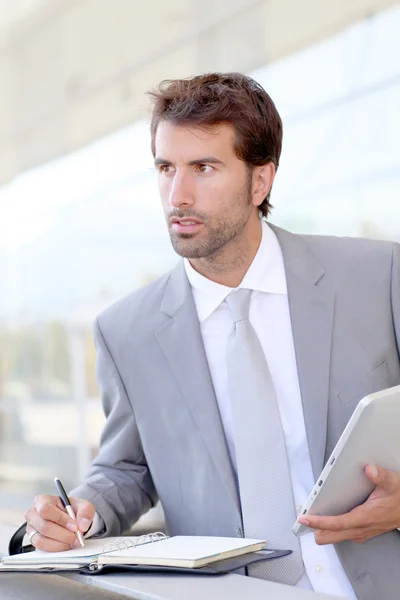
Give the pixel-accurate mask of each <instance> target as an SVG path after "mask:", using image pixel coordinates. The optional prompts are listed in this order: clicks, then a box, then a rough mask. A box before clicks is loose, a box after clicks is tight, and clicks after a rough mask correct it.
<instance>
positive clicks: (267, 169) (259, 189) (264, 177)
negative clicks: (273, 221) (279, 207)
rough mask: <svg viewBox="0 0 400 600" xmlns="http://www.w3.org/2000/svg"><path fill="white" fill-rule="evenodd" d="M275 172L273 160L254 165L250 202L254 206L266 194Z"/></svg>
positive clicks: (258, 204)
mask: <svg viewBox="0 0 400 600" xmlns="http://www.w3.org/2000/svg"><path fill="white" fill-rule="evenodd" d="M275 173H276V167H275V165H274V163H273V162H269V163H267V164H266V165H261V166H260V167H254V170H253V187H252V204H253V205H254V206H260V204H261V203H262V202H263V200H264V198H266V196H268V194H269V192H270V191H271V188H272V184H273V182H274V178H275Z"/></svg>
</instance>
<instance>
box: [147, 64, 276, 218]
mask: <svg viewBox="0 0 400 600" xmlns="http://www.w3.org/2000/svg"><path fill="white" fill-rule="evenodd" d="M149 95H150V96H151V98H152V101H153V113H152V118H151V149H152V152H153V156H155V136H156V131H157V127H158V124H159V123H160V121H170V122H172V123H174V124H176V125H190V126H193V125H194V126H199V127H209V126H212V125H217V124H218V123H230V124H231V125H232V126H233V128H234V130H235V136H236V143H235V152H236V155H237V157H238V158H240V159H241V160H243V161H244V162H245V163H246V165H247V166H248V168H249V171H251V170H252V168H253V167H255V166H260V165H265V164H266V163H268V162H273V163H274V164H275V167H276V168H278V165H279V157H280V154H281V148H282V121H281V118H280V116H279V114H278V111H277V110H276V108H275V105H274V103H273V102H272V100H271V98H270V97H269V95H268V94H267V92H266V91H265V90H264V89H263V88H262V87H261V85H260V84H259V83H257V82H256V81H254V79H252V78H251V77H247V76H246V75H242V74H241V73H208V74H206V75H197V76H196V77H192V78H189V79H171V80H165V81H162V82H161V83H160V84H159V86H158V87H157V88H156V89H155V90H154V91H152V92H149ZM269 197H270V193H269V194H268V196H266V198H264V200H263V202H262V203H261V204H260V206H259V210H260V212H261V213H262V215H264V216H267V215H268V213H269V212H270V210H271V208H272V205H271V204H270V202H269Z"/></svg>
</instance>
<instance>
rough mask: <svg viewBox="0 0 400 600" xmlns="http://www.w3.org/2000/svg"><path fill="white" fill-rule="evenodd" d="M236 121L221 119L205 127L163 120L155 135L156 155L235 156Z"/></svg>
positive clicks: (171, 158) (182, 157) (167, 156)
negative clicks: (234, 128) (224, 121)
mask: <svg viewBox="0 0 400 600" xmlns="http://www.w3.org/2000/svg"><path fill="white" fill-rule="evenodd" d="M234 139H235V133H234V130H233V127H232V125H230V124H228V123H219V124H218V125H212V126H210V127H207V129H203V128H200V127H194V126H183V125H174V124H173V123H169V122H168V121H161V122H160V123H159V125H158V127H157V132H156V136H155V153H156V157H162V158H165V159H168V160H173V159H175V160H179V159H184V160H191V159H195V158H199V157H201V156H210V155H213V156H217V157H218V158H221V160H223V159H224V158H225V159H226V158H229V157H234V156H235V152H234Z"/></svg>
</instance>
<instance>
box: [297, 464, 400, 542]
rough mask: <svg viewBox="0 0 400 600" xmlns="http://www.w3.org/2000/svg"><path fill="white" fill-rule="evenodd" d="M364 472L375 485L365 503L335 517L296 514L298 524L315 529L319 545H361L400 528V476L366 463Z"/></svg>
mask: <svg viewBox="0 0 400 600" xmlns="http://www.w3.org/2000/svg"><path fill="white" fill-rule="evenodd" d="M365 474H366V475H367V477H368V479H369V480H370V481H372V483H374V484H375V485H376V488H375V489H374V491H373V492H372V493H371V495H370V496H369V497H368V499H367V500H366V501H365V502H364V504H360V506H357V507H356V508H353V510H351V511H350V512H348V513H346V514H344V515H338V516H337V517H318V516H315V515H304V516H300V517H298V519H297V520H298V521H299V523H301V524H302V525H306V526H307V527H312V528H313V529H314V530H315V531H314V535H315V541H316V543H317V544H318V545H324V544H337V543H338V542H343V541H344V540H352V541H353V542H357V543H359V544H361V543H362V542H366V541H367V540H369V539H371V538H373V537H376V536H377V535H381V534H382V533H386V532H387V531H392V530H394V529H397V527H400V475H399V474H398V473H395V472H394V471H388V470H387V469H383V468H382V467H376V466H374V465H367V466H366V467H365Z"/></svg>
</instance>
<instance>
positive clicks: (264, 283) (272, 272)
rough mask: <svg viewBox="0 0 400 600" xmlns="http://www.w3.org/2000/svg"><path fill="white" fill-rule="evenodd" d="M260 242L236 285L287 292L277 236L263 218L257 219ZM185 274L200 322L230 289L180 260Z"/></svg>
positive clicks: (259, 289)
mask: <svg viewBox="0 0 400 600" xmlns="http://www.w3.org/2000/svg"><path fill="white" fill-rule="evenodd" d="M261 225H262V236H261V243H260V246H259V248H258V250H257V254H256V255H255V257H254V259H253V262H252V263H251V265H250V267H249V269H248V270H247V273H246V274H245V276H244V277H243V280H242V281H241V283H240V284H239V286H238V287H239V288H246V289H250V290H254V291H257V292H265V293H270V294H285V295H286V294H287V285H286V275H285V267H284V263H283V256H282V251H281V248H280V246H279V242H278V239H277V237H276V235H275V233H274V232H273V231H272V229H271V228H270V227H269V226H268V224H267V223H266V222H265V221H261ZM184 265H185V270H186V275H187V277H188V279H189V283H190V285H191V287H192V291H193V296H194V301H195V304H196V308H197V314H198V317H199V321H200V323H203V321H205V320H206V319H207V317H209V316H210V315H211V314H212V313H213V312H214V311H215V310H216V308H218V306H219V305H220V304H221V302H223V301H224V300H225V298H226V297H227V295H228V294H230V292H231V291H232V288H230V287H227V286H225V285H221V284H220V283H215V281H211V279H207V277H204V276H203V275H200V273H198V272H197V271H195V269H194V268H193V267H192V265H191V264H190V262H189V260H188V259H187V258H185V259H184Z"/></svg>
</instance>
